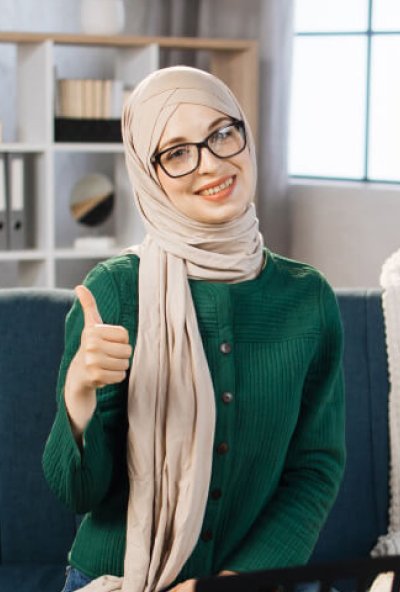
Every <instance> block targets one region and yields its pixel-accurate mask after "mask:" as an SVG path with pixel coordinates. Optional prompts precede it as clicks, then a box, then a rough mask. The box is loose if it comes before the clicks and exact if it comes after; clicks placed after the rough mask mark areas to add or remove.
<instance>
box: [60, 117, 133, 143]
mask: <svg viewBox="0 0 400 592" xmlns="http://www.w3.org/2000/svg"><path fill="white" fill-rule="evenodd" d="M54 140H55V141H56V142H122V134H121V120H120V119H75V118H72V117H56V118H55V120H54Z"/></svg>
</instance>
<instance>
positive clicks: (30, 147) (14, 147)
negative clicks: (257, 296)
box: [0, 142, 47, 154]
mask: <svg viewBox="0 0 400 592" xmlns="http://www.w3.org/2000/svg"><path fill="white" fill-rule="evenodd" d="M46 149H47V146H46V144H30V143H25V142H0V152H17V153H21V152H23V153H26V154H27V153H32V154H36V153H41V152H45V150H46Z"/></svg>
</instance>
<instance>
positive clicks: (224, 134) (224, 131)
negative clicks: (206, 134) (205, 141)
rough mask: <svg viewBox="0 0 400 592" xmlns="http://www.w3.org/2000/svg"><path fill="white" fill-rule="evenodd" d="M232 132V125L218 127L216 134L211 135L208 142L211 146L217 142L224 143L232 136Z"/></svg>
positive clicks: (233, 129)
mask: <svg viewBox="0 0 400 592" xmlns="http://www.w3.org/2000/svg"><path fill="white" fill-rule="evenodd" d="M234 131H235V128H234V126H233V125H232V124H230V125H225V126H224V127H220V128H219V129H218V130H217V131H216V132H214V133H213V135H212V136H211V138H210V142H211V143H212V144H215V143H218V142H224V141H226V140H229V139H230V138H231V137H232V135H233V134H234Z"/></svg>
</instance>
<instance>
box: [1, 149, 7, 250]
mask: <svg viewBox="0 0 400 592" xmlns="http://www.w3.org/2000/svg"><path fill="white" fill-rule="evenodd" d="M7 233H8V231H7V188H6V157H5V154H0V251H3V250H5V249H7V243H8V239H7Z"/></svg>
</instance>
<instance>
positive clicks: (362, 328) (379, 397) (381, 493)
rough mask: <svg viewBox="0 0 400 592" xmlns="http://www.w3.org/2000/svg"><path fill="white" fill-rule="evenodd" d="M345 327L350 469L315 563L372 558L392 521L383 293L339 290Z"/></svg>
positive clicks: (320, 544)
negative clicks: (389, 506)
mask: <svg viewBox="0 0 400 592" xmlns="http://www.w3.org/2000/svg"><path fill="white" fill-rule="evenodd" d="M337 297H338V301H339V306H340V312H341V316H342V320H343V325H344V333H345V350H344V374H345V386H346V439H347V461H346V470H345V474H344V478H343V482H342V484H341V488H340V491H339V495H338V497H337V500H336V502H335V505H334V507H333V509H332V511H331V513H330V515H329V517H328V520H327V522H326V525H325V527H324V529H323V530H322V532H321V535H320V538H319V542H318V544H317V547H316V549H315V552H314V556H313V559H312V560H313V561H314V562H325V561H335V560H342V559H343V560H344V559H350V558H353V557H366V556H367V555H368V554H369V552H370V551H371V549H372V547H373V546H374V545H375V543H376V542H377V538H378V536H380V535H382V534H385V533H386V531H387V523H388V464H389V450H388V448H389V445H388V392H389V384H388V368H387V358H386V347H385V332H384V321H383V313H382V303H381V292H380V291H379V290H339V291H337Z"/></svg>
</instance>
